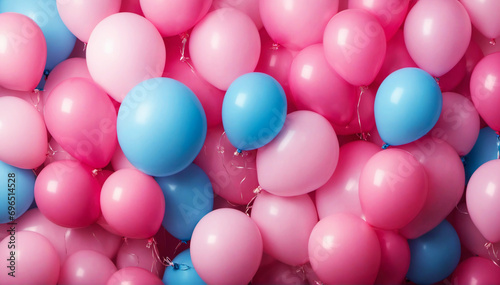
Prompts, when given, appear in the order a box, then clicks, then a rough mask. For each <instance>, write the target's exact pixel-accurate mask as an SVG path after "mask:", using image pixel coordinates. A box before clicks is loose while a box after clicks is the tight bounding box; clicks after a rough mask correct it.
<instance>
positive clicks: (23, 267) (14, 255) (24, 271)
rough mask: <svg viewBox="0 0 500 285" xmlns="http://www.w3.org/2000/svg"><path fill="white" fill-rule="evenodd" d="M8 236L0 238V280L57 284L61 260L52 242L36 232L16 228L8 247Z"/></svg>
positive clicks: (14, 282) (16, 282)
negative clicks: (0, 263) (0, 260)
mask: <svg viewBox="0 0 500 285" xmlns="http://www.w3.org/2000/svg"><path fill="white" fill-rule="evenodd" d="M11 237H12V236H9V237H6V238H4V239H3V240H2V241H1V242H0V254H1V255H2V256H3V258H2V266H1V269H0V272H1V275H0V283H1V284H40V285H50V284H57V280H58V278H59V267H60V266H61V261H60V260H59V257H58V256H57V252H56V250H55V249H54V247H53V246H52V244H51V243H50V242H49V241H48V240H47V239H46V238H45V237H43V236H42V235H40V234H37V233H34V232H28V231H18V229H16V232H15V236H14V245H15V247H12V246H9V245H12V244H13V243H12V241H11ZM9 243H10V244H9ZM9 259H14V260H15V261H10V260H9ZM9 266H12V267H9ZM9 273H10V274H13V276H15V277H13V276H11V275H10V274H9Z"/></svg>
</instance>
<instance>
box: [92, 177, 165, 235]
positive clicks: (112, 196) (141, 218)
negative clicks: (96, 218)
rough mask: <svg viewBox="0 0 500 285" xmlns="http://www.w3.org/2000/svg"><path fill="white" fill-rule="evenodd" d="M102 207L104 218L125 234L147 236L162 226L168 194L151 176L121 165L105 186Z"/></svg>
mask: <svg viewBox="0 0 500 285" xmlns="http://www.w3.org/2000/svg"><path fill="white" fill-rule="evenodd" d="M101 209H102V215H103V216H104V219H105V220H106V221H107V222H108V223H109V225H110V226H111V227H112V228H114V229H115V230H117V231H118V232H120V233H121V235H122V236H125V237H129V238H136V239H144V238H149V237H152V236H153V235H154V234H155V233H156V232H157V231H158V229H159V228H160V226H161V222H162V220H163V214H164V212H165V197H164V196H163V192H162V191H161V188H160V186H159V185H158V183H156V181H155V180H154V179H153V178H152V177H151V176H148V175H146V174H144V173H142V172H140V171H138V170H135V169H120V170H118V171H116V172H114V173H113V174H112V175H111V176H110V177H109V178H108V179H107V180H106V182H104V185H103V186H102V191H101ZM137 213H141V214H140V215H137Z"/></svg>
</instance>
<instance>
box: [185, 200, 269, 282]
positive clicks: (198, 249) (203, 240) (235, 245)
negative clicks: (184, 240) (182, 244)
mask: <svg viewBox="0 0 500 285" xmlns="http://www.w3.org/2000/svg"><path fill="white" fill-rule="evenodd" d="M261 258H262V237H261V235H260V232H259V228H258V227H257V225H256V224H255V223H254V222H253V221H252V219H250V218H249V217H248V216H247V215H245V214H244V213H242V212H240V211H237V210H233V209H218V210H215V211H212V212H210V213H208V214H207V215H206V216H205V217H203V218H202V219H201V220H200V222H199V223H198V224H197V225H196V228H195V229H194V232H193V237H192V238H191V259H192V261H193V265H194V267H195V269H196V272H197V273H198V274H199V275H200V277H201V278H202V279H203V281H205V282H206V283H208V284H247V283H248V282H250V280H251V279H252V277H253V276H254V275H255V273H256V272H257V269H258V268H259V264H260V261H261Z"/></svg>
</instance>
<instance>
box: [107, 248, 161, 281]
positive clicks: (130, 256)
mask: <svg viewBox="0 0 500 285" xmlns="http://www.w3.org/2000/svg"><path fill="white" fill-rule="evenodd" d="M154 250H155V249H154V247H153V245H152V244H151V242H150V241H149V240H145V239H125V240H124V241H123V244H122V245H121V247H120V249H119V250H118V254H117V256H116V267H117V268H118V269H123V268H129V267H131V266H133V267H140V268H143V269H146V270H147V271H149V272H151V273H153V274H155V275H156V276H158V277H161V276H162V275H163V272H164V270H165V267H164V266H163V264H161V263H160V260H158V259H157V257H156V255H155V252H154Z"/></svg>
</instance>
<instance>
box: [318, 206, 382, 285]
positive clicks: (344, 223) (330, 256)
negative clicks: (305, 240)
mask: <svg viewBox="0 0 500 285" xmlns="http://www.w3.org/2000/svg"><path fill="white" fill-rule="evenodd" d="M380 257H381V250H380V244H379V241H378V238H377V234H376V233H375V231H374V230H373V229H372V228H371V227H370V226H369V225H368V224H367V223H366V222H365V221H363V220H361V219H360V218H358V217H355V216H353V215H350V214H336V215H331V216H328V217H326V218H324V219H322V220H320V221H319V222H318V223H317V224H316V226H315V227H314V229H313V231H312V233H311V237H310V238H309V259H310V261H311V265H312V268H313V270H314V272H315V273H316V274H317V275H318V277H319V278H320V280H321V281H322V282H323V283H328V284H373V282H374V281H375V278H376V277H377V272H378V270H379V266H380Z"/></svg>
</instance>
